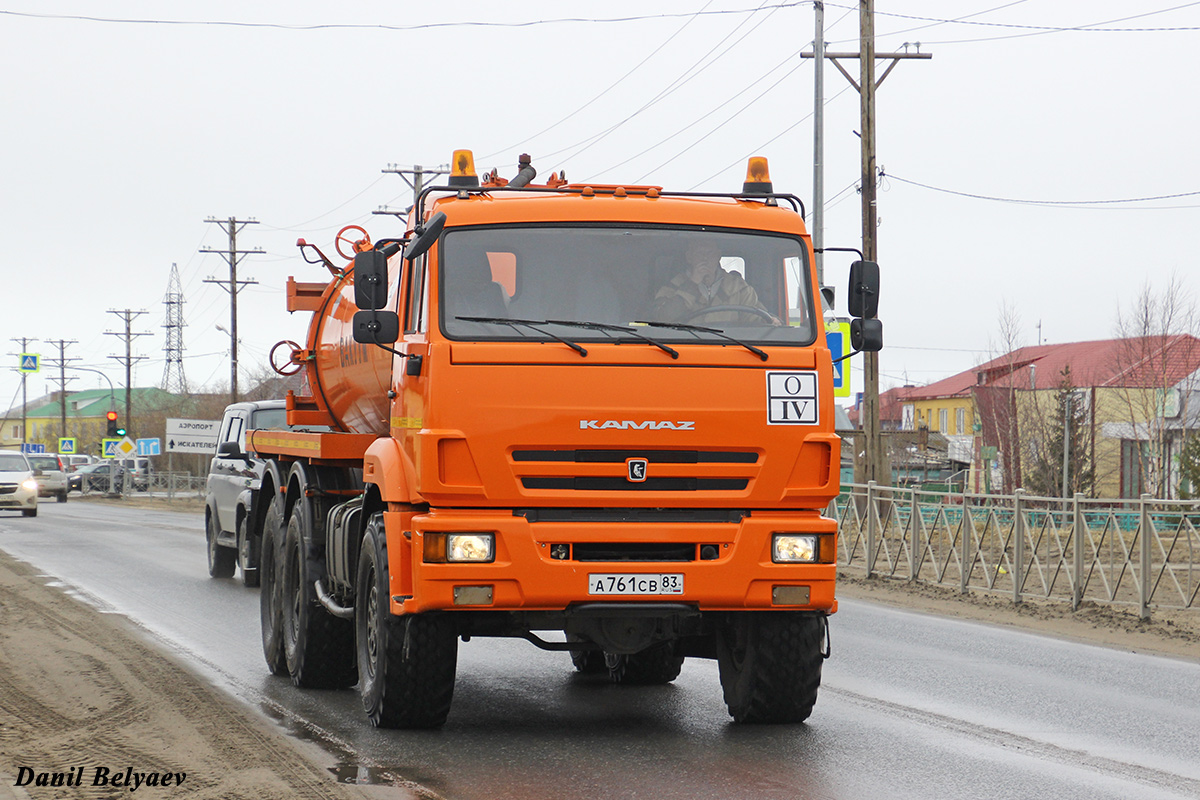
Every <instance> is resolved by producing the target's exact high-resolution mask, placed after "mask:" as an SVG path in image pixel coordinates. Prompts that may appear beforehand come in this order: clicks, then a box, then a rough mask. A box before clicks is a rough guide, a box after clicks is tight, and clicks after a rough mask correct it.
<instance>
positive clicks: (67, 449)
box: [58, 436, 75, 456]
mask: <svg viewBox="0 0 1200 800" xmlns="http://www.w3.org/2000/svg"><path fill="white" fill-rule="evenodd" d="M58 454H59V455H60V456H73V455H75V437H73V436H72V437H69V438H66V439H59V440H58Z"/></svg>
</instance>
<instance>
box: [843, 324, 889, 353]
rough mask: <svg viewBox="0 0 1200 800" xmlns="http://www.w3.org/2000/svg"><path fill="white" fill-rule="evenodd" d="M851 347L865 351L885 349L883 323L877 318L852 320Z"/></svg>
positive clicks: (871, 351)
mask: <svg viewBox="0 0 1200 800" xmlns="http://www.w3.org/2000/svg"><path fill="white" fill-rule="evenodd" d="M850 347H852V348H853V349H855V350H858V351H860V352H863V353H878V352H879V351H880V350H882V349H883V323H882V322H880V321H879V320H877V319H852V320H850Z"/></svg>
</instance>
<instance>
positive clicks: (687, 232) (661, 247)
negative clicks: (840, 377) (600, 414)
mask: <svg viewBox="0 0 1200 800" xmlns="http://www.w3.org/2000/svg"><path fill="white" fill-rule="evenodd" d="M806 252H807V251H806V249H805V247H804V243H803V242H802V241H801V240H800V239H799V238H795V237H789V236H785V235H782V234H762V233H747V232H745V231H737V230H714V229H711V228H710V229H696V228H646V227H633V226H628V225H625V226H598V225H590V226H553V227H551V226H545V227H528V226H525V227H515V226H514V227H489V228H462V229H457V230H450V231H447V233H446V235H445V236H444V238H443V241H442V244H441V247H440V253H441V258H440V268H441V284H440V285H441V304H440V307H441V309H442V312H441V325H442V330H443V332H445V334H446V335H447V336H449V337H450V338H453V339H534V340H541V341H545V340H553V339H560V340H561V339H567V340H569V341H604V340H610V341H611V340H614V339H621V340H625V339H626V335H625V333H624V331H625V329H626V328H628V329H629V330H636V331H638V332H641V333H643V334H645V335H647V336H652V337H653V339H654V340H656V341H669V342H678V343H687V342H695V341H697V340H703V341H712V342H718V341H721V342H726V341H727V339H726V338H722V336H721V334H724V335H725V336H726V337H728V336H733V337H736V339H737V341H739V342H746V341H752V342H758V343H768V344H783V345H806V344H811V343H812V342H813V341H814V340H815V338H816V331H815V328H814V325H813V311H812V298H811V297H810V294H811V292H809V290H808V287H809V277H808V275H809V273H808V259H807V255H806ZM563 323H566V324H563ZM580 323H600V324H599V325H594V326H591V327H583V326H581V325H580ZM613 326H617V327H616V328H615V329H614V328H613Z"/></svg>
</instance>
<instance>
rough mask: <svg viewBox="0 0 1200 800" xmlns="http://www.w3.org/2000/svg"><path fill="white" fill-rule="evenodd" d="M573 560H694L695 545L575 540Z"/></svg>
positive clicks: (572, 548) (572, 546)
mask: <svg viewBox="0 0 1200 800" xmlns="http://www.w3.org/2000/svg"><path fill="white" fill-rule="evenodd" d="M571 558H572V560H574V561H695V560H696V545H695V544H691V543H674V542H576V543H575V544H573V545H571Z"/></svg>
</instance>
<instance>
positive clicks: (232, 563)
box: [204, 513, 237, 578]
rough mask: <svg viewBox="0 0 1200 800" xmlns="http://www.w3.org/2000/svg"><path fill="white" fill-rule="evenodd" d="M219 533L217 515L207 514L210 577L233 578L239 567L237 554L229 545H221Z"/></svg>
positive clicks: (205, 522) (205, 530)
mask: <svg viewBox="0 0 1200 800" xmlns="http://www.w3.org/2000/svg"><path fill="white" fill-rule="evenodd" d="M218 533H219V532H218V531H217V518H216V515H215V514H211V513H210V514H206V515H205V518H204V536H205V538H206V539H207V541H208V575H209V577H210V578H232V577H233V571H234V569H236V568H237V554H236V553H235V552H233V551H232V550H230V549H229V548H228V547H221V544H220V543H219V542H218V541H217V535H218Z"/></svg>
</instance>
